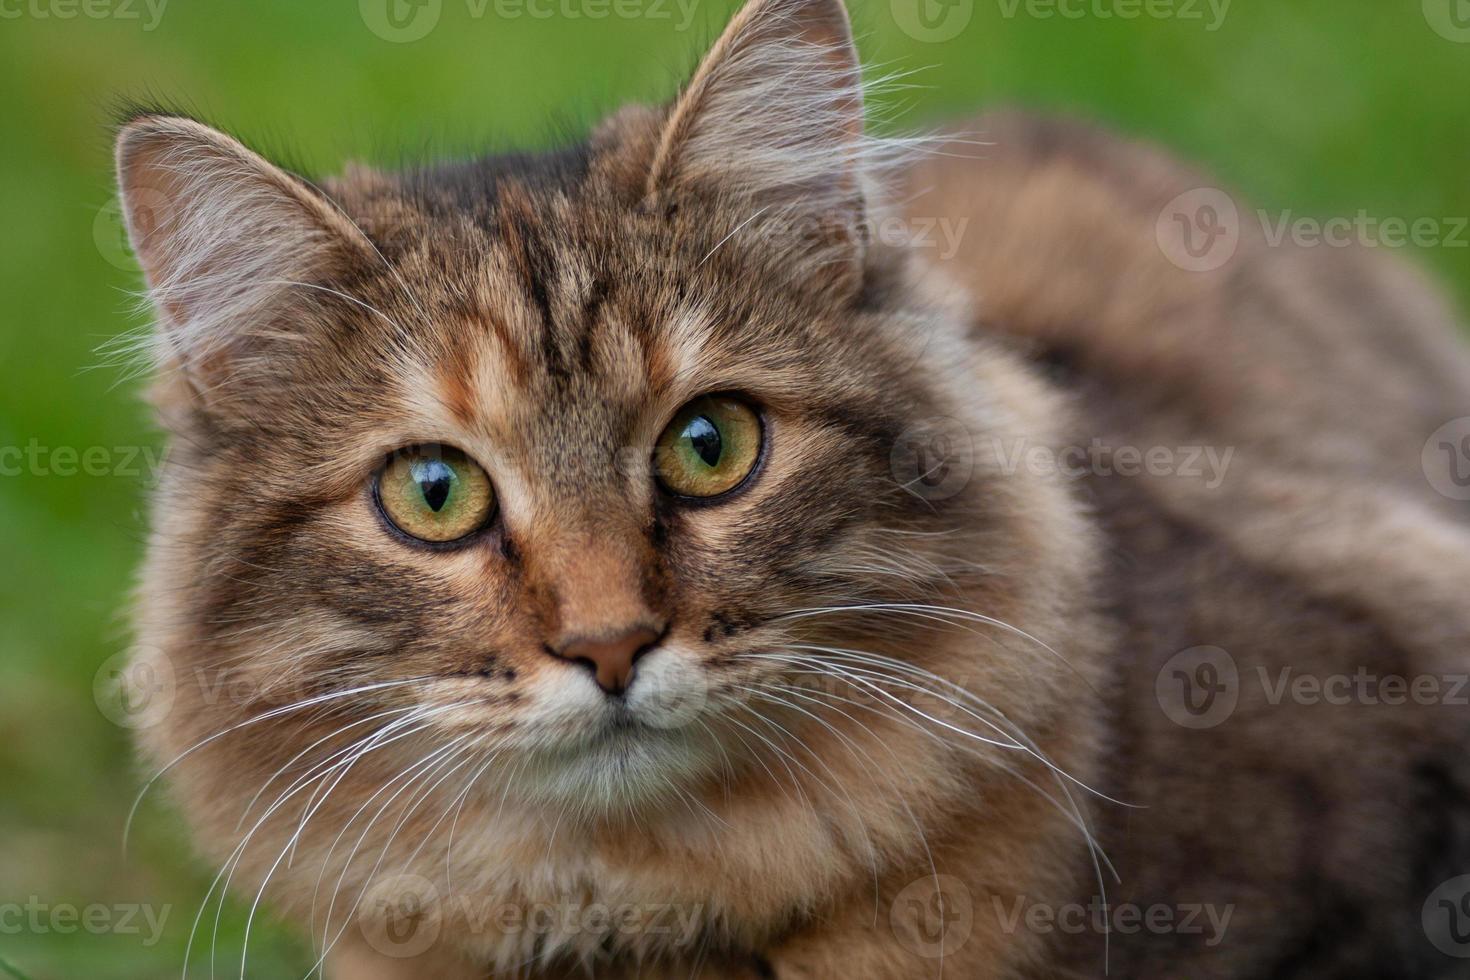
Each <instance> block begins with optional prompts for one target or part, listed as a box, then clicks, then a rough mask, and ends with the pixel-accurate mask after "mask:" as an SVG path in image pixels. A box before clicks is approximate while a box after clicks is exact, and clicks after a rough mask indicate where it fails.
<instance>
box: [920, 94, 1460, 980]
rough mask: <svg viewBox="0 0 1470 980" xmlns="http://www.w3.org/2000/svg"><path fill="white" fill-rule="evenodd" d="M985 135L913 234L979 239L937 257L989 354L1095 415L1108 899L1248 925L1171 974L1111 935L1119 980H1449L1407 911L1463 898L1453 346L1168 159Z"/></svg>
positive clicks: (1407, 299)
mask: <svg viewBox="0 0 1470 980" xmlns="http://www.w3.org/2000/svg"><path fill="white" fill-rule="evenodd" d="M966 128H967V130H968V131H969V132H971V133H974V134H978V136H979V138H982V139H984V140H987V141H988V142H989V143H990V145H988V146H982V147H978V148H977V147H973V146H971V147H968V148H956V151H955V152H954V153H950V154H946V155H943V156H936V157H934V158H933V159H931V160H928V161H926V162H925V163H923V164H921V165H920V166H919V167H917V168H916V169H915V171H914V173H913V180H912V183H911V186H910V188H909V189H908V192H909V195H910V197H909V198H908V201H909V203H908V204H907V214H908V216H909V217H910V218H911V219H913V220H914V221H915V222H920V221H925V220H930V219H932V220H935V221H944V220H948V221H950V222H951V223H952V224H951V231H954V230H955V228H956V227H957V225H958V223H959V222H963V223H964V225H963V229H962V231H961V232H960V233H959V234H958V235H956V236H953V238H952V240H953V241H955V242H956V243H957V247H956V248H955V249H954V253H953V255H947V256H938V258H939V260H940V263H941V265H942V266H944V267H945V268H946V271H947V272H948V273H949V274H950V276H951V277H952V278H953V279H954V280H956V281H957V282H958V283H959V284H961V285H962V286H963V287H964V288H966V289H967V290H969V291H970V292H971V294H972V295H973V297H974V299H975V301H976V309H977V316H976V327H975V329H976V330H977V332H979V333H981V334H984V335H986V336H990V337H1000V338H1002V339H1003V341H1004V342H1006V343H1009V344H1013V345H1014V346H1016V347H1017V348H1019V349H1020V351H1021V352H1022V353H1023V355H1024V356H1026V357H1028V358H1029V359H1031V360H1032V361H1033V363H1035V364H1036V365H1037V367H1038V368H1039V369H1041V370H1044V371H1046V372H1047V373H1049V374H1050V375H1051V376H1052V378H1053V379H1054V382H1055V384H1056V385H1057V386H1058V387H1060V388H1062V389H1063V390H1065V391H1067V392H1068V393H1069V394H1070V396H1071V399H1072V402H1073V406H1074V408H1075V412H1074V422H1073V427H1072V430H1071V435H1070V437H1069V439H1070V443H1071V445H1072V448H1074V449H1075V450H1076V452H1075V453H1074V455H1072V456H1070V457H1068V458H1066V459H1062V460H1060V461H1059V462H1058V464H1057V465H1059V466H1061V467H1063V470H1064V473H1065V475H1066V476H1068V477H1069V478H1073V479H1075V481H1076V484H1077V490H1078V493H1079V494H1080V495H1081V496H1082V497H1083V498H1084V499H1085V500H1086V501H1087V502H1088V504H1089V505H1090V507H1091V509H1092V511H1093V513H1094V515H1095V517H1096V519H1097V521H1098V523H1099V524H1100V525H1101V527H1102V529H1103V531H1104V533H1105V535H1106V537H1107V539H1108V541H1109V548H1108V549H1107V559H1106V561H1107V567H1106V568H1105V569H1104V570H1103V571H1102V573H1101V576H1100V577H1101V578H1102V579H1103V580H1104V581H1105V583H1106V585H1105V588H1104V591H1105V593H1106V595H1107V600H1106V602H1107V604H1108V607H1109V608H1108V612H1109V613H1110V615H1111V616H1112V617H1113V618H1114V619H1115V620H1116V621H1117V622H1118V623H1119V626H1120V640H1119V643H1118V645H1117V648H1116V650H1115V661H1114V663H1113V668H1114V679H1115V684H1116V687H1115V689H1114V691H1113V697H1112V702H1113V708H1112V716H1113V717H1112V725H1113V729H1112V731H1111V732H1110V737H1111V738H1112V739H1113V752H1112V756H1111V760H1110V761H1111V768H1112V773H1113V776H1112V781H1111V782H1110V785H1109V787H1108V788H1109V790H1110V791H1111V792H1112V793H1113V794H1114V795H1116V796H1117V797H1119V798H1121V799H1124V800H1127V801H1130V802H1132V803H1135V804H1139V805H1140V806H1142V807H1143V808H1144V809H1140V810H1124V809H1110V808H1107V807H1104V814H1103V818H1102V819H1103V826H1104V828H1105V829H1104V834H1103V836H1104V843H1105V846H1107V847H1109V848H1110V855H1111V856H1112V858H1113V859H1114V861H1115V863H1117V864H1118V866H1119V871H1120V874H1121V875H1122V877H1123V879H1124V881H1123V883H1122V884H1121V885H1120V886H1119V888H1118V889H1117V891H1116V892H1115V893H1114V895H1113V897H1114V898H1115V899H1116V900H1118V901H1120V902H1123V903H1128V902H1132V903H1136V904H1138V905H1140V906H1142V907H1145V908H1146V907H1148V906H1149V905H1150V904H1153V903H1163V904H1165V905H1168V906H1170V907H1172V908H1174V909H1175V911H1176V913H1178V912H1179V908H1180V907H1190V908H1195V909H1196V911H1197V913H1198V914H1199V915H1201V916H1203V915H1205V912H1206V911H1209V910H1210V909H1212V910H1213V911H1214V913H1215V914H1216V915H1217V916H1223V915H1225V914H1226V910H1227V909H1228V910H1230V914H1231V915H1233V919H1232V920H1231V925H1230V926H1229V927H1228V929H1227V930H1226V934H1225V936H1224V938H1223V940H1222V941H1221V942H1219V943H1214V944H1204V943H1203V939H1205V938H1208V937H1207V936H1206V935H1205V934H1203V933H1200V934H1192V935H1190V934H1182V933H1181V934H1176V935H1174V936H1173V940H1174V943H1173V945H1172V947H1171V948H1170V950H1169V963H1168V964H1167V965H1162V964H1160V963H1159V962H1158V961H1157V959H1156V955H1157V953H1158V951H1159V950H1160V948H1161V947H1160V945H1159V942H1158V941H1157V938H1158V937H1156V936H1150V937H1149V941H1148V942H1142V943H1139V942H1134V941H1131V940H1130V939H1129V938H1128V937H1125V936H1115V937H1114V945H1113V950H1114V953H1113V955H1114V960H1113V963H1112V967H1113V968H1114V970H1115V971H1116V970H1117V969H1118V968H1120V967H1121V968H1122V972H1123V973H1124V974H1126V975H1129V976H1140V977H1146V976H1156V975H1170V974H1169V972H1168V971H1169V970H1171V969H1177V968H1182V967H1188V968H1190V969H1193V970H1198V971H1202V972H1199V973H1197V974H1194V975H1201V976H1204V975H1211V976H1213V975H1221V976H1225V975H1232V976H1233V975H1271V976H1275V975H1283V976H1285V975H1297V974H1298V973H1302V974H1303V975H1325V974H1330V975H1343V976H1358V975H1363V976H1367V975H1378V976H1436V975H1441V974H1439V973H1437V972H1436V970H1438V969H1439V968H1440V967H1441V966H1443V965H1445V964H1446V963H1448V962H1449V961H1448V960H1446V959H1444V958H1442V957H1440V956H1439V954H1438V953H1437V952H1436V951H1435V950H1434V949H1433V948H1432V946H1431V945H1429V944H1426V942H1425V935H1424V931H1423V926H1422V925H1421V923H1420V921H1419V914H1420V913H1419V910H1420V908H1421V906H1422V905H1423V903H1424V901H1425V900H1426V897H1427V896H1428V895H1429V893H1430V892H1431V891H1432V890H1433V889H1434V888H1435V887H1436V886H1437V885H1438V884H1439V883H1440V882H1442V881H1444V880H1447V879H1450V878H1452V877H1453V876H1454V875H1455V874H1459V873H1463V871H1464V869H1465V867H1470V864H1467V863H1466V862H1467V861H1470V833H1467V831H1466V830H1465V829H1464V828H1465V826H1466V825H1467V824H1470V767H1467V766H1466V764H1465V763H1464V761H1463V750H1462V746H1463V745H1464V742H1465V739H1466V737H1470V723H1467V719H1470V712H1467V710H1466V708H1465V707H1463V706H1462V707H1458V708H1457V707H1456V705H1457V704H1458V705H1466V704H1470V684H1467V683H1465V682H1464V680H1465V678H1466V677H1467V675H1470V610H1467V608H1466V603H1465V601H1464V596H1465V594H1466V589H1467V587H1470V523H1467V522H1466V520H1465V518H1466V517H1467V516H1470V503H1467V502H1465V501H1464V500H1460V499H1456V493H1455V492H1454V491H1455V489H1456V488H1457V487H1458V484H1457V483H1456V482H1455V478H1456V476H1457V475H1458V474H1457V473H1456V472H1455V471H1454V466H1455V464H1456V463H1457V462H1461V461H1458V460H1456V459H1455V458H1454V457H1453V454H1452V453H1447V454H1444V455H1442V456H1441V455H1437V454H1436V453H1435V452H1433V449H1434V446H1433V443H1432V439H1431V434H1433V433H1435V432H1436V430H1437V429H1440V427H1441V426H1444V425H1445V424H1446V423H1448V422H1451V421H1452V420H1454V419H1456V418H1459V417H1462V416H1467V415H1470V347H1467V344H1466V342H1465V340H1464V339H1463V334H1461V333H1460V332H1459V328H1458V325H1457V324H1456V323H1455V320H1454V318H1453V316H1452V315H1451V314H1450V312H1449V311H1448V309H1447V308H1446V306H1445V305H1444V304H1443V303H1442V302H1441V301H1440V300H1439V299H1438V297H1437V296H1436V295H1435V294H1434V292H1433V291H1432V290H1431V289H1429V288H1428V287H1427V286H1426V285H1425V284H1424V283H1423V282H1422V281H1421V280H1420V278H1419V277H1418V276H1417V275H1415V274H1414V273H1413V272H1411V271H1410V270H1409V269H1408V268H1407V267H1406V266H1405V265H1403V264H1402V263H1400V262H1398V261H1396V260H1393V259H1391V258H1390V257H1386V256H1384V255H1382V254H1381V253H1379V252H1374V251H1370V250H1368V249H1366V248H1359V247H1347V248H1327V247H1322V248H1315V249H1314V248H1304V247H1300V246H1296V245H1291V244H1289V243H1285V242H1283V243H1279V244H1278V243H1273V242H1272V241H1271V240H1270V238H1269V237H1268V235H1267V234H1266V229H1263V227H1262V223H1261V220H1260V219H1259V218H1258V216H1257V214H1256V212H1255V211H1254V210H1252V209H1251V208H1250V207H1249V206H1248V205H1247V204H1245V203H1244V202H1240V201H1237V200H1233V199H1231V198H1230V197H1228V196H1226V195H1225V193H1224V192H1223V191H1221V190H1219V189H1217V185H1216V184H1215V183H1214V182H1213V181H1212V180H1210V179H1209V178H1207V177H1203V176H1201V175H1199V174H1195V173H1192V172H1191V171H1189V170H1188V169H1187V168H1185V167H1184V166H1182V165H1180V164H1178V163H1177V162H1175V161H1174V160H1172V159H1170V158H1169V157H1168V156H1167V155H1165V154H1163V153H1162V152H1160V151H1158V150H1156V149H1153V148H1151V147H1146V146H1141V145H1139V144H1136V143H1131V142H1128V141H1126V140H1123V139H1120V138H1118V137H1115V136H1111V135H1109V134H1107V133H1104V132H1102V131H1099V130H1097V129H1093V128H1090V127H1085V126H1080V125H1075V124H1071V123H1065V122H1058V121H1054V120H1040V119H1034V118H1029V117H1024V116H1015V115H1005V116H998V117H992V118H988V119H983V120H980V121H978V122H977V123H976V124H974V125H973V126H970V127H966ZM972 138H973V137H972ZM1210 234H1213V235H1214V236H1216V237H1214V238H1213V239H1211V238H1210V237H1209V236H1210ZM1191 236H1192V237H1191ZM1222 236H1223V237H1222ZM1427 443H1428V444H1429V446H1428V450H1426V444H1427ZM1013 448H1014V447H1013ZM1001 451H1002V452H1006V449H1005V447H1001ZM1150 454H1152V456H1151V455H1150ZM1012 458H1015V459H1020V458H1022V457H1020V456H1013V457H1012ZM1445 490H1449V491H1450V492H1449V493H1446V492H1443V491H1445ZM1400 683H1402V684H1404V685H1405V686H1406V690H1405V692H1400V691H1399V684H1400ZM1416 683H1417V684H1418V685H1419V687H1418V688H1417V693H1416V689H1415V688H1414V687H1413V685H1414V684H1416ZM1385 684H1386V685H1388V686H1387V688H1385ZM1221 801H1224V802H1221ZM1435 821H1438V822H1437V823H1436V822H1435ZM1456 868H1458V869H1459V871H1456V870H1455V869H1456ZM1205 907H1208V908H1205ZM1313 910H1322V911H1320V913H1319V912H1317V911H1313ZM1406 910H1407V911H1406ZM1309 912H1310V913H1311V914H1308V913H1309ZM1299 913H1300V914H1299ZM1094 938H1095V937H1094ZM1081 945H1082V946H1083V947H1085V948H1083V949H1082V951H1081V953H1080V959H1079V960H1078V965H1079V969H1080V970H1081V972H1083V973H1090V972H1093V971H1092V966H1094V965H1098V966H1100V961H1099V962H1097V963H1095V962H1094V961H1095V960H1097V956H1096V954H1097V953H1098V952H1099V948H1098V947H1097V945H1096V944H1093V943H1090V942H1089V943H1082V944H1081ZM1451 965H1453V964H1451ZM1160 970H1162V971H1163V972H1162V973H1161V972H1160ZM1293 971H1296V972H1293ZM1333 971H1337V972H1333ZM1375 971H1376V973H1375ZM1097 972H1101V971H1100V969H1099V970H1098V971H1097ZM1445 975H1452V974H1445Z"/></svg>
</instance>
